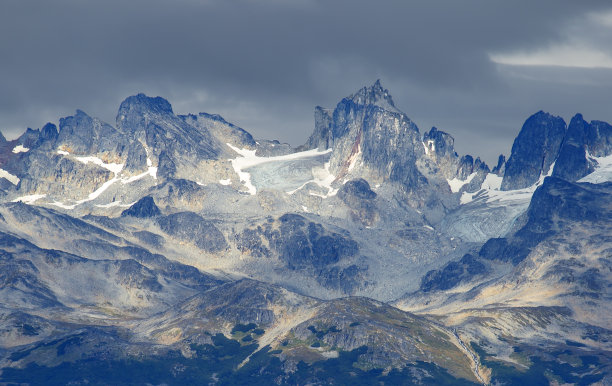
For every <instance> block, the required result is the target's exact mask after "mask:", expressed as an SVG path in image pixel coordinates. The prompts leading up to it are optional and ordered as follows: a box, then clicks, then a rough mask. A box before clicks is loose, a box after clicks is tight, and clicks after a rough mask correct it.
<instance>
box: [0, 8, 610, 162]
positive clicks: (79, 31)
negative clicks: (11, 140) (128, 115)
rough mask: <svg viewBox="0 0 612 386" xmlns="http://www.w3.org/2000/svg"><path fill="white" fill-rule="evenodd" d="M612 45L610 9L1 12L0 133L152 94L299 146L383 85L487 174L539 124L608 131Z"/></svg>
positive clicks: (107, 115) (105, 110)
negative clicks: (369, 88) (320, 111)
mask: <svg viewBox="0 0 612 386" xmlns="http://www.w3.org/2000/svg"><path fill="white" fill-rule="evenodd" d="M611 33H612V7H611V6H610V5H609V2H608V1H581V2H576V1H556V0H555V1H553V0H548V1H546V0H545V1H538V2H533V1H513V2H508V1H490V0H478V1H475V0H468V1H461V2H458V1H453V0H445V1H441V0H439V1H436V0H434V1H427V2H406V1H384V0H383V1H376V2H370V1H354V0H353V1H348V0H347V1H344V0H343V1H333V0H332V1H315V0H312V1H308V0H300V1H272V0H267V1H258V2H256V1H213V0H210V1H195V0H179V1H172V2H171V1H159V0H153V1H151V0H148V1H144V0H136V1H130V2H125V1H115V0H111V1H105V2H95V3H94V2H83V1H76V0H59V1H54V2H48V1H42V0H35V1H29V0H6V1H3V2H2V3H1V4H0V51H1V52H2V56H1V60H0V129H1V130H2V132H3V133H5V135H6V136H7V137H15V136H16V135H18V134H19V133H21V132H23V130H25V128H26V127H41V126H42V125H43V124H44V123H45V122H46V121H53V122H57V120H58V118H59V117H61V116H66V115H70V114H73V113H74V110H75V109H77V108H79V109H82V110H85V111H87V112H88V113H89V114H91V115H95V116H99V117H100V118H102V119H104V120H106V121H109V122H111V123H112V122H114V115H115V113H116V109H117V108H118V106H119V103H120V102H121V100H122V99H124V98H125V97H127V96H128V95H131V94H135V93H137V92H145V93H147V94H150V95H160V96H163V97H165V98H167V99H168V100H169V101H170V102H171V103H172V104H173V106H174V109H175V111H177V112H179V113H187V112H199V111H206V112H210V113H219V114H221V115H223V116H224V117H225V118H226V119H228V120H230V121H233V122H235V123H237V124H239V125H241V126H242V127H244V128H245V129H247V130H249V131H251V132H252V133H253V134H254V135H255V136H257V137H266V138H277V139H279V140H281V141H285V142H289V143H292V144H294V145H297V144H300V143H301V142H303V141H304V139H305V138H306V137H307V136H308V134H309V133H310V132H311V130H312V127H313V118H312V116H313V108H314V107H315V106H316V105H323V106H330V107H332V106H334V105H335V104H336V103H337V102H338V101H339V100H340V99H341V98H342V97H344V96H346V95H348V94H350V93H352V92H354V91H355V90H356V89H358V88H360V87H362V86H364V85H368V84H371V83H372V82H373V81H374V80H376V79H378V78H380V79H381V80H382V82H383V85H384V86H385V87H386V88H388V89H389V90H390V91H391V93H392V94H393V96H394V99H395V101H396V104H397V105H398V107H399V108H400V109H402V110H403V111H404V112H406V114H408V116H410V117H411V118H412V119H413V120H414V121H415V122H416V123H417V124H418V125H419V127H420V129H421V130H422V131H424V130H427V129H429V127H431V126H433V125H435V126H437V127H439V128H440V129H442V130H445V131H448V132H450V133H451V134H453V135H454V136H455V137H456V139H457V140H456V144H457V148H458V150H459V151H460V152H462V153H471V154H475V155H480V156H481V157H484V158H485V159H486V160H487V161H488V162H489V163H491V162H493V160H494V159H495V158H496V155H497V154H499V153H500V152H504V153H508V151H509V148H510V146H511V144H512V139H513V138H514V136H515V135H516V133H517V132H518V130H519V129H520V126H521V124H522V122H523V121H524V120H525V119H526V118H527V116H529V115H530V114H531V113H533V112H535V111H538V110H540V109H543V110H547V111H549V112H551V113H553V114H558V115H561V116H563V117H564V118H565V119H566V120H568V119H569V118H570V117H571V115H573V114H574V113H576V112H581V113H583V114H584V115H585V117H586V118H587V119H599V120H607V121H612V109H610V101H611V100H612V68H611V67H612V65H609V64H610V63H612V59H610V58H612V52H611V50H612V46H610V44H609V36H612V35H611ZM607 60H610V61H609V62H608V61H607ZM581 63H582V64H584V63H586V64H592V65H587V66H585V65H581Z"/></svg>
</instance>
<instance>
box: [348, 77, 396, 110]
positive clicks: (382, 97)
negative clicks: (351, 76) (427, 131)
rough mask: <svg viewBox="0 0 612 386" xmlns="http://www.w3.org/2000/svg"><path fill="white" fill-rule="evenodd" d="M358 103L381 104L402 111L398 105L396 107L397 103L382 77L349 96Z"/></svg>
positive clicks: (386, 108)
mask: <svg viewBox="0 0 612 386" xmlns="http://www.w3.org/2000/svg"><path fill="white" fill-rule="evenodd" d="M346 99H349V100H351V101H353V102H354V103H355V104H358V105H374V106H379V107H381V108H382V109H384V110H389V111H393V112H398V113H399V112H400V111H399V110H398V109H397V107H395V103H393V98H392V97H391V94H390V93H389V90H387V89H385V88H383V86H382V84H381V83H380V79H378V80H376V82H374V84H373V85H372V86H370V87H363V88H362V89H360V90H359V91H357V92H356V93H354V94H352V95H351V96H349V97H347V98H346Z"/></svg>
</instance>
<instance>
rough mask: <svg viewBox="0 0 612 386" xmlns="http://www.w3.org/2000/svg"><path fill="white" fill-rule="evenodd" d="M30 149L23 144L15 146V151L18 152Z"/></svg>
mask: <svg viewBox="0 0 612 386" xmlns="http://www.w3.org/2000/svg"><path fill="white" fill-rule="evenodd" d="M28 151H30V149H28V148H27V147H24V146H23V145H17V146H15V147H14V148H13V153H15V154H17V153H27V152H28Z"/></svg>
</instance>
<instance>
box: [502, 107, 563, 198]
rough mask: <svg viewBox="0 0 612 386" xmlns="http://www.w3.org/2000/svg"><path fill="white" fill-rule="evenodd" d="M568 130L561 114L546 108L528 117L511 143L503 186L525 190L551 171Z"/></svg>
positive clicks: (503, 188)
mask: <svg viewBox="0 0 612 386" xmlns="http://www.w3.org/2000/svg"><path fill="white" fill-rule="evenodd" d="M565 132H566V125H565V122H564V121H563V119H562V118H560V117H555V116H552V115H550V114H548V113H545V112H543V111H539V112H537V113H535V114H534V115H532V116H531V117H529V118H528V119H527V120H526V121H525V123H524V124H523V128H522V129H521V131H520V132H519V134H518V136H517V137H516V139H515V140H514V144H513V145H512V154H511V155H510V158H508V161H507V162H506V169H505V172H504V179H503V181H502V185H501V189H502V190H515V189H523V188H526V187H528V186H531V185H533V184H534V183H536V182H537V181H538V179H540V177H541V176H542V175H546V174H547V173H549V170H550V167H551V165H552V164H553V163H554V162H555V160H556V159H557V155H558V154H559V148H560V147H561V143H562V142H563V138H564V137H565Z"/></svg>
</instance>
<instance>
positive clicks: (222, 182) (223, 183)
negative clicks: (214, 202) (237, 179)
mask: <svg viewBox="0 0 612 386" xmlns="http://www.w3.org/2000/svg"><path fill="white" fill-rule="evenodd" d="M219 183H220V184H221V185H231V184H232V180H231V179H229V178H228V179H227V180H219Z"/></svg>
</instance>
